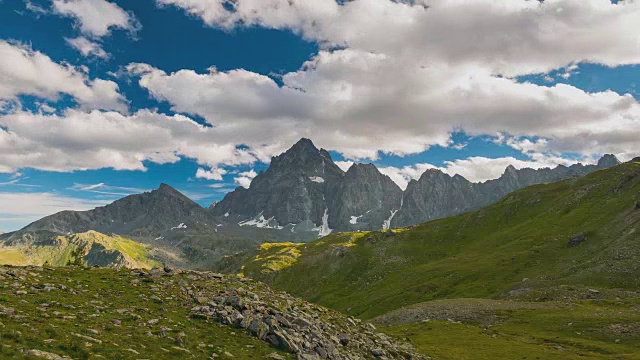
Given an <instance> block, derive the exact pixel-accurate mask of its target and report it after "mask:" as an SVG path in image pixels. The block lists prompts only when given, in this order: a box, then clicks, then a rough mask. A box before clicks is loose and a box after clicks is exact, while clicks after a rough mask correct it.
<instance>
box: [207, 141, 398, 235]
mask: <svg viewBox="0 0 640 360" xmlns="http://www.w3.org/2000/svg"><path fill="white" fill-rule="evenodd" d="M401 201H402V190H401V189H400V188H399V187H398V185H396V184H395V183H394V182H393V181H392V180H391V179H390V178H389V177H388V176H386V175H383V174H381V173H380V172H379V171H378V169H377V168H376V167H375V166H374V165H372V164H357V165H354V166H352V167H351V168H350V169H349V170H348V171H347V172H346V173H345V172H343V171H342V170H341V169H340V168H339V167H338V166H337V165H336V164H335V163H334V162H333V160H332V159H331V155H329V153H328V152H327V151H325V150H323V149H318V148H316V147H315V146H314V145H313V143H312V142H311V140H308V139H302V140H300V141H299V142H298V143H296V144H295V145H294V146H293V147H292V148H291V149H289V150H288V151H287V152H285V153H284V154H282V155H280V156H277V157H274V158H273V159H272V161H271V166H270V167H269V169H267V171H265V172H261V173H260V174H258V176H256V178H255V179H254V180H253V181H252V182H251V186H250V187H249V189H245V188H241V187H240V188H237V189H236V190H235V191H233V192H231V193H229V194H227V196H225V198H224V199H223V200H222V201H221V202H219V203H217V204H216V205H215V206H214V207H213V213H214V214H215V215H216V216H223V217H225V216H226V217H228V216H232V217H237V218H239V219H240V224H244V225H254V226H258V227H270V228H274V227H276V228H283V227H287V226H289V227H293V228H294V230H295V231H309V230H314V231H317V232H319V233H320V234H321V235H326V234H328V233H329V232H330V231H331V230H332V229H333V230H338V231H347V230H372V229H381V228H382V227H383V223H384V222H385V221H386V220H387V219H389V218H390V217H391V216H392V214H393V213H394V212H395V211H397V210H398V209H399V208H400V202H401Z"/></svg>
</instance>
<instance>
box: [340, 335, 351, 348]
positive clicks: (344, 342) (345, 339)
mask: <svg viewBox="0 0 640 360" xmlns="http://www.w3.org/2000/svg"><path fill="white" fill-rule="evenodd" d="M338 340H340V344H341V345H342V346H347V345H349V336H347V335H339V336H338Z"/></svg>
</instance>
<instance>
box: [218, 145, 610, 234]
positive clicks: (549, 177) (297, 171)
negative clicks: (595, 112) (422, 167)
mask: <svg viewBox="0 0 640 360" xmlns="http://www.w3.org/2000/svg"><path fill="white" fill-rule="evenodd" d="M619 163H620V162H619V161H618V159H616V157H615V156H613V155H605V156H603V157H602V158H601V159H600V161H599V162H598V163H597V164H596V165H582V164H575V165H571V166H569V167H566V166H558V167H556V168H553V169H550V168H543V169H538V170H535V169H529V168H524V169H520V170H518V169H516V168H515V167H513V166H509V167H507V168H506V169H505V172H504V173H503V174H502V176H500V178H498V179H495V180H489V181H486V182H483V183H473V182H470V181H469V180H467V179H465V178H464V177H462V176H460V175H454V176H450V175H448V174H445V173H444V172H442V171H440V170H438V169H430V170H427V171H426V172H425V173H424V174H422V176H421V177H420V178H419V179H417V180H411V181H410V183H409V184H408V186H407V188H406V190H405V191H402V190H401V189H400V188H399V187H398V185H397V184H395V183H394V182H393V181H392V180H391V179H390V178H389V177H388V176H386V175H384V174H382V173H381V172H380V171H379V170H378V169H377V168H376V167H375V165H373V164H354V165H353V166H351V167H350V168H349V169H348V170H347V171H346V172H344V171H342V170H341V169H340V168H339V167H338V166H337V165H336V164H335V163H334V162H333V160H332V159H331V155H330V154H329V153H328V152H327V151H326V150H324V149H318V148H316V147H315V145H314V144H313V142H312V141H311V140H309V139H301V140H300V141H299V142H298V143H296V144H295V145H294V146H293V147H292V148H291V149H289V150H288V151H287V152H285V153H284V154H282V155H280V156H277V157H274V158H273V160H272V162H271V166H270V167H269V168H268V169H267V170H266V171H264V172H260V174H258V176H256V178H255V179H254V180H253V181H252V183H251V185H250V186H249V188H248V189H247V188H244V187H238V188H237V189H236V190H235V191H232V192H230V193H229V194H227V196H225V198H224V199H223V200H222V201H220V202H218V203H215V204H213V205H212V206H211V209H212V211H213V213H214V214H215V215H217V216H223V217H227V218H229V219H233V220H234V221H237V222H238V224H239V225H241V226H255V227H262V228H273V229H284V230H287V231H291V232H297V231H307V232H308V231H315V232H317V233H318V235H320V236H323V235H327V234H328V233H331V232H333V231H358V230H381V229H389V228H393V227H402V226H408V225H414V224H418V223H422V222H425V221H429V220H433V219H438V218H443V217H447V216H451V215H457V214H461V213H464V212H467V211H471V210H475V209H479V208H481V207H483V206H487V205H490V204H493V203H495V202H497V201H498V200H500V199H501V198H502V197H504V196H505V195H507V194H508V193H510V192H512V191H514V190H517V189H521V188H524V187H527V186H530V185H534V184H540V183H547V182H555V181H559V180H563V179H568V178H578V177H582V176H585V175H587V174H589V173H591V172H593V171H596V170H602V169H606V168H609V167H611V166H615V165H617V164H619Z"/></svg>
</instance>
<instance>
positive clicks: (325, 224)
mask: <svg viewBox="0 0 640 360" xmlns="http://www.w3.org/2000/svg"><path fill="white" fill-rule="evenodd" d="M313 230H315V231H317V232H318V235H319V236H321V237H322V236H327V235H329V234H331V232H332V231H333V230H332V229H330V228H329V209H327V208H325V209H324V215H322V225H321V226H319V227H317V228H314V229H313Z"/></svg>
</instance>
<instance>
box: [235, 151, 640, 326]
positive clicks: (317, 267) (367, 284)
mask: <svg viewBox="0 0 640 360" xmlns="http://www.w3.org/2000/svg"><path fill="white" fill-rule="evenodd" d="M638 201H640V159H636V160H634V161H631V162H629V163H625V164H622V165H619V166H616V167H614V168H611V169H607V170H601V171H596V172H594V173H592V174H590V175H588V176H586V177H584V178H579V179H570V180H565V181H561V182H557V183H552V184H543V185H536V186H531V187H528V188H525V189H522V190H519V191H516V192H514V193H511V194H509V195H508V196H506V197H505V198H504V199H502V200H501V201H500V202H498V203H496V204H494V205H491V206H489V207H486V208H483V209H480V210H478V211H475V212H471V213H465V214H462V215H458V216H454V217H449V218H445V219H440V220H435V221H431V222H428V223H425V224H421V225H417V226H414V227H410V228H402V229H397V230H394V231H392V232H372V233H364V232H363V233H340V234H334V235H331V236H328V237H324V238H322V239H319V240H317V241H314V242H311V243H308V244H271V245H269V244H265V245H263V246H262V247H261V248H260V250H259V252H258V255H257V256H255V257H253V258H252V259H251V260H250V261H248V262H247V263H246V264H245V265H244V268H243V272H244V273H245V274H246V275H248V276H252V277H257V278H259V279H262V280H265V281H267V282H269V283H271V284H273V286H274V287H276V288H278V289H282V290H285V291H288V292H290V293H292V294H294V295H298V296H302V297H304V298H307V299H310V300H312V301H316V302H318V303H320V304H324V305H327V306H330V307H333V308H335V309H338V310H341V311H347V310H349V311H350V313H351V314H355V315H358V316H361V317H364V318H369V317H373V316H377V315H380V314H383V313H386V312H388V311H390V310H393V309H397V308H401V307H403V306H406V305H410V304H415V303H419V302H423V301H427V300H433V299H445V298H457V297H478V298H500V297H514V296H545V297H553V296H560V295H558V294H561V293H562V292H560V291H556V290H554V289H557V287H558V286H562V285H580V286H589V287H597V288H600V287H601V288H623V289H624V288H628V289H637V288H640V261H639V260H640V247H639V246H638V245H637V244H638V241H640V234H639V233H638V232H637V231H636V229H637V227H638V226H640V203H638ZM523 279H527V280H526V281H524V282H523ZM580 286H578V287H576V289H583V290H580V291H585V292H586V290H584V288H583V287H580ZM549 289H550V290H549ZM576 291H577V290H576ZM541 294H542V295H541Z"/></svg>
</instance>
